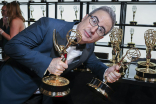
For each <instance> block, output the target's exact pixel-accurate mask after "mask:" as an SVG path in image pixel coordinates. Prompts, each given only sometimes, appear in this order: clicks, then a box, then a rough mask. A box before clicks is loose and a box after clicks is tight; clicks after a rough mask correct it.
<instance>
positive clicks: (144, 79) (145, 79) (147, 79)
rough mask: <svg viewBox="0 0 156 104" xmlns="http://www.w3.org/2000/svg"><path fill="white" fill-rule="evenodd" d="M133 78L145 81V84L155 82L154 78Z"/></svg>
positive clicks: (136, 76)
mask: <svg viewBox="0 0 156 104" xmlns="http://www.w3.org/2000/svg"><path fill="white" fill-rule="evenodd" d="M134 78H135V79H139V80H142V81H145V82H155V81H156V78H144V77H140V76H138V75H135V76H134Z"/></svg>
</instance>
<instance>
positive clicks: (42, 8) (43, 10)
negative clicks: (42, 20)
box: [41, 5, 46, 17]
mask: <svg viewBox="0 0 156 104" xmlns="http://www.w3.org/2000/svg"><path fill="white" fill-rule="evenodd" d="M41 10H42V13H43V17H45V16H44V12H45V11H46V10H45V8H44V6H43V5H42V6H41Z"/></svg>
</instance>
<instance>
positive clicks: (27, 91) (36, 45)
mask: <svg viewBox="0 0 156 104" xmlns="http://www.w3.org/2000/svg"><path fill="white" fill-rule="evenodd" d="M115 21H116V16H115V13H114V12H113V10H112V9H111V8H110V7H107V6H103V7H101V8H97V9H95V10H94V11H93V12H91V13H90V14H89V15H88V14H87V15H86V16H85V17H84V18H83V19H82V21H81V22H80V23H78V24H77V23H76V22H65V21H62V20H57V19H52V18H46V17H43V18H41V19H40V20H38V21H37V22H35V23H34V24H33V25H31V26H29V27H28V28H27V29H25V30H24V31H22V32H21V33H19V35H16V36H15V37H14V38H13V39H12V40H10V41H9V42H8V43H7V44H6V45H5V52H6V54H7V55H9V56H10V57H11V58H10V59H9V60H8V61H7V62H6V65H4V66H3V67H2V68H1V71H0V85H1V86H0V99H1V100H0V103H2V104H8V103H10V102H11V103H12V104H22V103H23V102H25V101H26V100H27V99H29V98H30V97H31V96H32V95H33V93H34V92H35V91H36V89H37V88H38V87H39V86H40V84H41V78H42V77H43V76H44V74H45V72H46V71H48V72H49V73H51V74H54V75H61V76H63V75H64V74H66V73H67V72H69V71H70V70H71V69H74V68H76V67H78V66H79V65H81V64H82V63H83V64H84V65H86V67H88V68H90V69H91V71H92V72H93V73H94V74H95V75H97V76H98V78H99V79H100V80H103V79H104V77H105V76H107V81H108V82H110V83H113V82H115V81H117V80H118V79H119V78H120V74H119V73H118V72H117V71H116V70H119V66H113V67H110V68H108V67H107V66H106V65H104V64H103V63H102V62H100V61H98V59H97V58H96V56H95V55H94V45H95V44H94V42H96V41H98V40H99V39H101V38H103V37H104V36H105V35H106V34H107V33H109V32H110V31H111V29H112V28H113V27H114V24H115ZM72 28H73V29H77V30H79V31H80V33H81V35H82V39H81V42H80V43H79V44H81V45H82V44H83V45H85V48H84V49H83V51H80V50H75V52H78V55H77V56H75V57H78V56H79V55H80V58H79V59H78V60H77V61H71V62H69V63H68V57H70V54H71V53H70V52H69V53H68V56H67V61H66V62H65V63H64V62H62V61H61V58H60V56H58V55H57V51H56V50H55V48H54V45H53V41H52V40H53V36H52V35H53V30H54V29H56V33H57V34H59V35H60V38H57V41H58V43H62V44H64V45H65V44H66V41H65V39H66V33H67V32H68V31H69V30H70V29H72ZM69 48H70V47H69ZM67 51H68V49H67ZM50 56H51V57H50ZM75 57H73V60H74V58H75ZM106 69H107V70H106ZM48 103H49V104H50V103H51V102H50V101H49V102H48ZM48 103H47V104H48Z"/></svg>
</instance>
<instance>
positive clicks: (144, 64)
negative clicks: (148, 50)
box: [137, 61, 156, 67]
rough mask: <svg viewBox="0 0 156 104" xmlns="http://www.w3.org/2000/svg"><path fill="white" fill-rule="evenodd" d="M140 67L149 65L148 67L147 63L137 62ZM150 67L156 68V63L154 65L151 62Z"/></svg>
mask: <svg viewBox="0 0 156 104" xmlns="http://www.w3.org/2000/svg"><path fill="white" fill-rule="evenodd" d="M137 63H138V64H139V65H142V66H144V67H146V66H147V65H146V61H139V62H137ZM149 67H156V64H155V63H153V62H149Z"/></svg>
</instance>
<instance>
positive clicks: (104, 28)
mask: <svg viewBox="0 0 156 104" xmlns="http://www.w3.org/2000/svg"><path fill="white" fill-rule="evenodd" d="M94 17H96V18H97V21H98V23H99V18H98V17H97V16H94ZM100 27H102V28H103V29H104V30H105V31H106V29H105V27H103V26H100Z"/></svg>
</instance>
